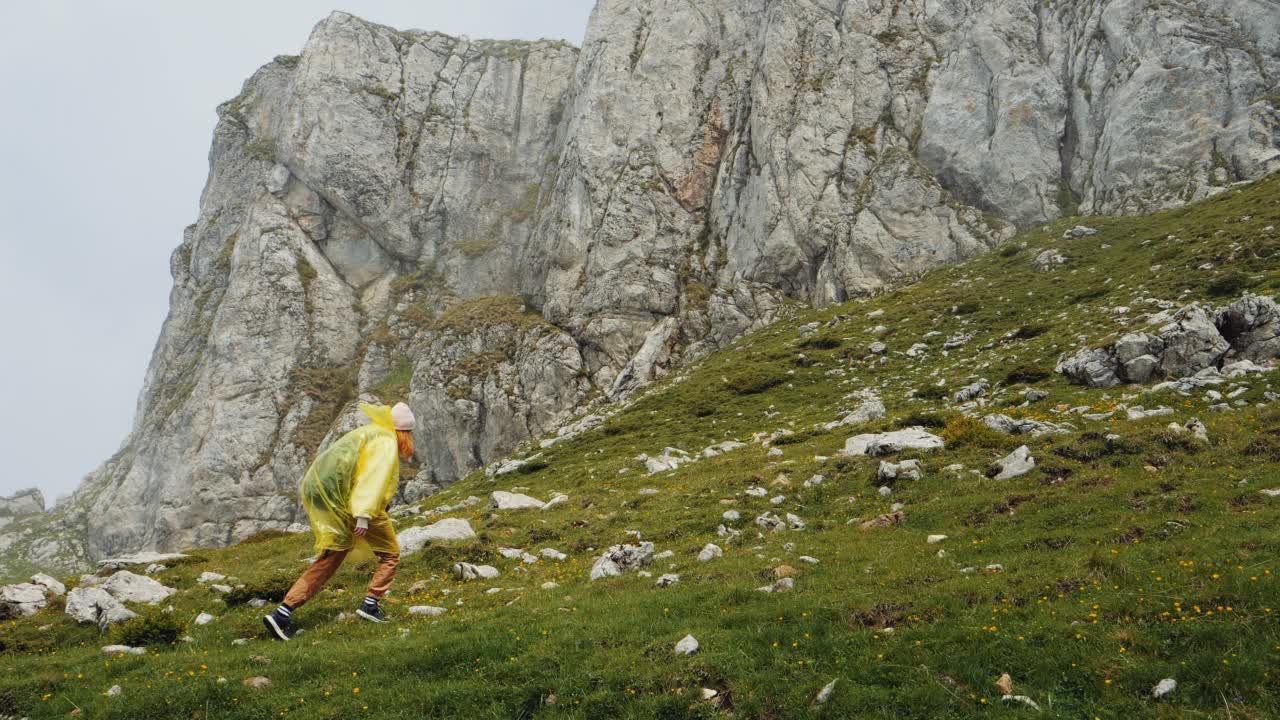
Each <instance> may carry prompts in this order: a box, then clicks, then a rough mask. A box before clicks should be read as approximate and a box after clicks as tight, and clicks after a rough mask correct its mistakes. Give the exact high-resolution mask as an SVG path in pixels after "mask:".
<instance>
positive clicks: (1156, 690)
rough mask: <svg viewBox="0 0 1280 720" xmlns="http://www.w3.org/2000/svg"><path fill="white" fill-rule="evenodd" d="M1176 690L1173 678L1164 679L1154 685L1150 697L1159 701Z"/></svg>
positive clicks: (1176, 684)
mask: <svg viewBox="0 0 1280 720" xmlns="http://www.w3.org/2000/svg"><path fill="white" fill-rule="evenodd" d="M1177 689H1178V681H1177V680H1174V679H1173V678H1165V679H1163V680H1161V681H1160V682H1158V683H1156V686H1155V687H1153V688H1151V697H1152V698H1153V699H1156V700H1160V699H1161V698H1163V697H1165V696H1166V695H1168V694H1169V693H1171V692H1173V691H1174V690H1177Z"/></svg>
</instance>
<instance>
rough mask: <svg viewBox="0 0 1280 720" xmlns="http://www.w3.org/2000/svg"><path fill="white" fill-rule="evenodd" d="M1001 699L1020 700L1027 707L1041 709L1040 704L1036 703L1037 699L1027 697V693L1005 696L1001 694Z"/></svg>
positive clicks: (1007, 700) (1006, 700) (1008, 700)
mask: <svg viewBox="0 0 1280 720" xmlns="http://www.w3.org/2000/svg"><path fill="white" fill-rule="evenodd" d="M1000 699H1001V700H1003V701H1005V702H1018V703H1022V704H1023V705H1026V706H1027V707H1029V708H1031V709H1032V710H1039V709H1040V706H1039V705H1037V704H1036V701H1035V700H1032V699H1031V698H1029V697H1027V696H1026V695H1003V696H1001V697H1000Z"/></svg>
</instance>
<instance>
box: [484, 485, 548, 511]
mask: <svg viewBox="0 0 1280 720" xmlns="http://www.w3.org/2000/svg"><path fill="white" fill-rule="evenodd" d="M544 505H546V503H544V502H542V501H541V500H538V499H537V498H532V497H529V496H528V495H521V494H520V493H511V492H505V491H503V490H495V491H494V492H492V493H490V494H489V507H491V508H493V509H494V510H541V509H542V507H543V506H544Z"/></svg>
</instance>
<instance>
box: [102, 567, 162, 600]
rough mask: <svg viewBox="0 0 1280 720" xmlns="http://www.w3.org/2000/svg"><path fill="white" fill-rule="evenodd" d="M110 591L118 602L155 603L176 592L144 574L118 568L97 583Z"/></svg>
mask: <svg viewBox="0 0 1280 720" xmlns="http://www.w3.org/2000/svg"><path fill="white" fill-rule="evenodd" d="M98 587H99V588H101V589H103V590H106V591H107V592H108V593H111V596H112V597H114V598H115V599H117V600H119V601H120V602H139V603H148V604H150V605H155V604H156V603H158V602H160V601H161V600H164V599H165V598H167V597H169V596H170V595H172V594H174V593H176V592H178V591H177V590H175V589H173V588H171V587H165V586H164V585H162V584H160V583H159V582H157V581H155V580H153V579H151V578H149V577H147V576H146V575H135V574H134V573H131V572H129V571H128V570H119V571H117V572H116V573H115V574H113V575H112V576H111V577H109V578H107V579H106V580H104V581H103V582H102V583H100V584H99V585H98Z"/></svg>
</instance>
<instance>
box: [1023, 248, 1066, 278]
mask: <svg viewBox="0 0 1280 720" xmlns="http://www.w3.org/2000/svg"><path fill="white" fill-rule="evenodd" d="M1066 262H1067V258H1066V256H1065V255H1063V254H1062V253H1060V252H1058V251H1057V250H1056V249H1054V248H1049V249H1048V250H1045V251H1043V252H1041V253H1040V254H1039V255H1036V257H1035V259H1034V260H1032V261H1031V265H1032V267H1034V268H1035V269H1036V270H1039V271H1040V272H1052V271H1053V270H1054V269H1055V268H1057V267H1058V266H1059V265H1063V264H1066Z"/></svg>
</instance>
